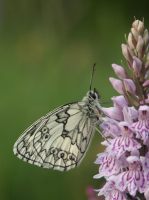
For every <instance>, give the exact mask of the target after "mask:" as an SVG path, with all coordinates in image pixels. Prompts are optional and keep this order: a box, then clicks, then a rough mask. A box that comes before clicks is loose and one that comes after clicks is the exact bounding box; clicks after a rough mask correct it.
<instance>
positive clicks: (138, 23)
mask: <svg viewBox="0 0 149 200" xmlns="http://www.w3.org/2000/svg"><path fill="white" fill-rule="evenodd" d="M132 27H133V28H135V29H136V30H137V31H138V32H139V33H142V32H143V31H144V23H143V22H142V21H140V20H135V21H134V22H133V23H132Z"/></svg>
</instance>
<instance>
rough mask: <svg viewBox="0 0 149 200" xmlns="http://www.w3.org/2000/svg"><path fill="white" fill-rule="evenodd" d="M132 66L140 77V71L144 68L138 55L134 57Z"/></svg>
mask: <svg viewBox="0 0 149 200" xmlns="http://www.w3.org/2000/svg"><path fill="white" fill-rule="evenodd" d="M132 67H133V70H134V73H135V75H136V77H139V75H140V71H141V68H142V61H141V60H140V59H139V58H137V57H136V56H134V57H133V64H132Z"/></svg>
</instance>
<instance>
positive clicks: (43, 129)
mask: <svg viewBox="0 0 149 200" xmlns="http://www.w3.org/2000/svg"><path fill="white" fill-rule="evenodd" d="M41 131H42V133H48V132H49V129H48V127H46V126H44V127H43V128H42V129H41Z"/></svg>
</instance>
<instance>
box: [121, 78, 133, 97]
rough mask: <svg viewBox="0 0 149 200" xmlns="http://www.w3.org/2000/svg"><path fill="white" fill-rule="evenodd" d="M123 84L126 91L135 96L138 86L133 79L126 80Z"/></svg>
mask: <svg viewBox="0 0 149 200" xmlns="http://www.w3.org/2000/svg"><path fill="white" fill-rule="evenodd" d="M123 83H124V87H125V90H126V91H128V92H130V93H132V94H135V91H136V86H135V84H134V82H133V81H132V80H131V79H124V81H123Z"/></svg>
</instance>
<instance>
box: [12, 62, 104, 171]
mask: <svg viewBox="0 0 149 200" xmlns="http://www.w3.org/2000/svg"><path fill="white" fill-rule="evenodd" d="M94 66H95V65H94ZM93 73H94V67H93V72H92V77H93ZM91 84H92V78H91ZM91 84H90V90H89V92H87V95H86V96H85V97H84V98H83V99H82V101H80V102H76V103H69V104H66V105H63V106H61V107H59V108H57V109H55V110H54V111H52V112H50V113H48V114H47V115H45V116H44V117H41V118H40V119H39V120H37V121H36V122H35V123H33V124H32V125H31V126H30V127H29V128H28V129H27V130H25V132H24V133H23V134H22V135H21V136H20V137H19V138H18V140H17V141H16V143H15V144H14V148H13V151H14V154H15V155H16V156H17V157H18V158H20V159H22V160H23V161H26V162H28V163H31V164H34V165H37V166H39V167H43V168H53V169H55V170H59V171H68V170H70V169H72V168H74V167H75V166H77V165H78V164H79V163H80V162H81V160H82V159H83V157H84V155H85V153H86V151H87V149H88V147H89V144H90V142H91V138H92V136H93V133H94V132H95V128H96V126H97V125H98V124H99V121H100V118H101V116H102V113H101V109H100V108H101V106H100V104H99V94H98V92H97V91H96V90H95V89H94V90H91Z"/></svg>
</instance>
